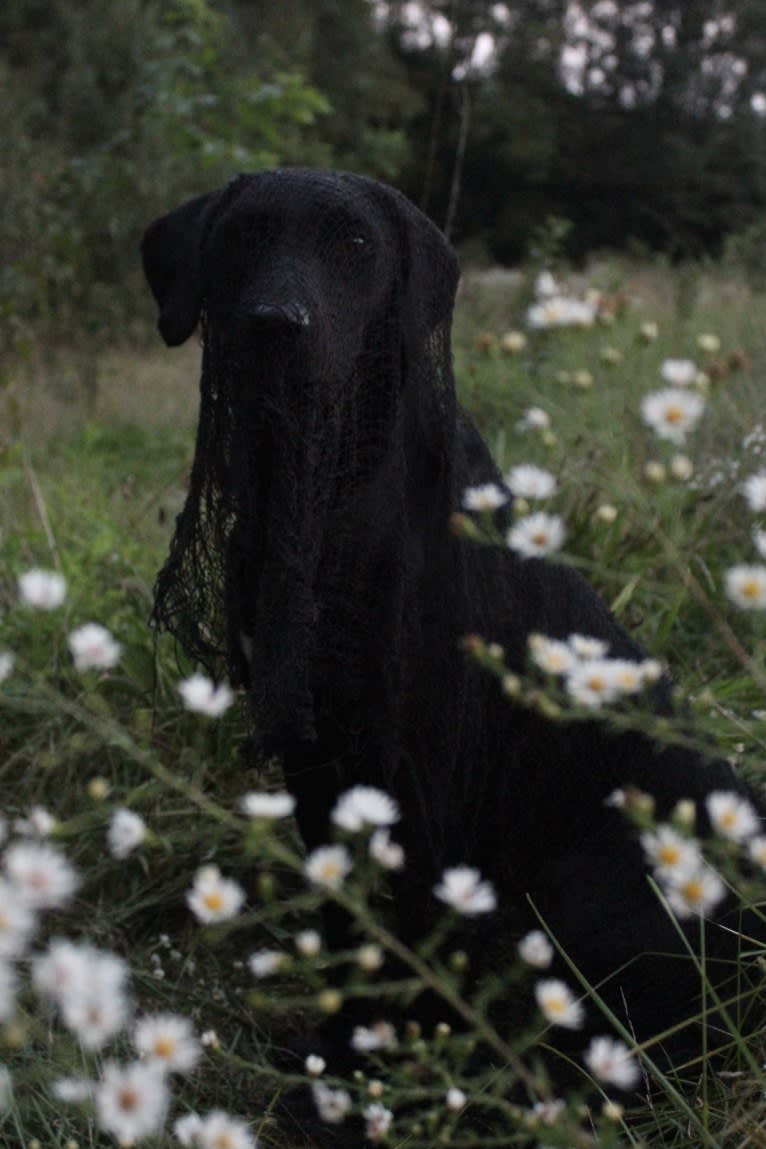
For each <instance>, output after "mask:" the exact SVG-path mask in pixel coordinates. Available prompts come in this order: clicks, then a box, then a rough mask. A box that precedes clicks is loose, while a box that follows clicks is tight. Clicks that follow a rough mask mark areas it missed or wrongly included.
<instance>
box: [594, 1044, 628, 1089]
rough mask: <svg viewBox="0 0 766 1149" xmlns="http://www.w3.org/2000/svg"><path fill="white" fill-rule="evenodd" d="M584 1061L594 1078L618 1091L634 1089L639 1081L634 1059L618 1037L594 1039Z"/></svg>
mask: <svg viewBox="0 0 766 1149" xmlns="http://www.w3.org/2000/svg"><path fill="white" fill-rule="evenodd" d="M584 1060H585V1064H586V1065H587V1066H588V1069H589V1070H590V1071H591V1073H592V1074H593V1076H594V1077H597V1078H598V1080H599V1081H603V1082H605V1083H606V1084H607V1085H616V1086H617V1088H618V1089H635V1087H636V1086H637V1085H638V1083H639V1081H640V1080H641V1070H640V1069H639V1066H638V1063H637V1061H636V1059H635V1057H634V1056H633V1054H632V1053H631V1052H630V1050H629V1049H628V1047H627V1045H626V1044H625V1042H624V1041H620V1039H619V1038H618V1037H594V1038H593V1040H592V1041H591V1043H590V1045H589V1046H588V1049H587V1052H586V1053H585V1058H584Z"/></svg>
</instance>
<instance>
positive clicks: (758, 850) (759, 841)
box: [747, 834, 766, 870]
mask: <svg viewBox="0 0 766 1149" xmlns="http://www.w3.org/2000/svg"><path fill="white" fill-rule="evenodd" d="M747 852H748V854H749V855H750V857H751V858H752V860H753V861H754V862H755V864H756V865H757V866H760V867H761V869H764V870H766V835H764V834H759V835H758V836H757V837H755V838H751V839H750V841H749V842H748V844H747Z"/></svg>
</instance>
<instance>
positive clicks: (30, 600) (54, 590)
mask: <svg viewBox="0 0 766 1149" xmlns="http://www.w3.org/2000/svg"><path fill="white" fill-rule="evenodd" d="M18 586H19V598H20V599H21V601H22V603H23V604H24V606H31V607H34V608H35V609H36V610H55V609H56V607H58V606H61V604H62V602H63V601H64V599H65V598H66V592H67V585H66V579H65V578H64V576H63V575H60V574H58V573H57V572H56V571H46V570H40V569H39V568H37V567H35V568H34V569H33V570H29V571H26V572H25V573H24V574H22V575H19V582H18Z"/></svg>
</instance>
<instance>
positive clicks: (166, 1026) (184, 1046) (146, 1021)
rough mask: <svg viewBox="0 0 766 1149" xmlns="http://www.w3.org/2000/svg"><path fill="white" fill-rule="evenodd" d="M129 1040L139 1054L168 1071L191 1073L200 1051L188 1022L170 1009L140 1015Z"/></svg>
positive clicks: (200, 1053)
mask: <svg viewBox="0 0 766 1149" xmlns="http://www.w3.org/2000/svg"><path fill="white" fill-rule="evenodd" d="M133 1044H134V1045H135V1047H136V1050H137V1052H138V1053H139V1054H140V1056H141V1057H143V1058H151V1059H152V1060H153V1061H155V1062H156V1063H157V1065H158V1066H159V1067H160V1068H162V1069H164V1070H167V1071H168V1072H169V1073H191V1071H192V1070H193V1069H194V1067H195V1066H196V1064H197V1062H198V1061H199V1059H200V1057H201V1055H202V1046H201V1045H200V1043H199V1041H198V1040H197V1038H196V1037H195V1035H194V1028H193V1026H192V1023H191V1022H190V1021H189V1019H188V1018H187V1017H181V1016H180V1015H178V1014H174V1013H155V1014H151V1015H150V1016H148V1017H142V1018H141V1020H140V1021H138V1022H137V1024H136V1028H135V1031H134V1033H133Z"/></svg>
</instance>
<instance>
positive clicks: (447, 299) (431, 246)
mask: <svg viewBox="0 0 766 1149" xmlns="http://www.w3.org/2000/svg"><path fill="white" fill-rule="evenodd" d="M397 202H398V208H399V214H400V216H401V219H402V223H403V225H404V228H403V238H404V251H403V253H402V257H403V269H404V288H405V297H406V301H407V306H408V309H409V310H410V313H411V314H415V315H417V316H418V326H419V327H421V330H422V329H423V328H425V330H426V331H427V332H428V333H429V334H430V333H431V332H434V331H436V330H437V329H438V328H440V327H442V326H443V325H444V324H445V322H446V324H447V327H449V321H450V319H451V317H452V309H453V307H454V304H455V292H456V291H457V285H458V280H459V278H460V269H459V266H458V261H457V256H456V255H455V252H454V250H453V248H452V247H451V245H450V244H449V242H448V241H447V239H446V237H445V236H444V234H443V233H442V232H441V231H440V230H439V228H438V227H437V226H436V224H435V223H432V221H431V220H430V219H429V218H428V216H426V215H424V214H423V212H421V211H420V210H419V209H418V208H416V207H415V206H414V205H413V204H411V203H410V202H409V200H407V199H405V198H404V196H397Z"/></svg>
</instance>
